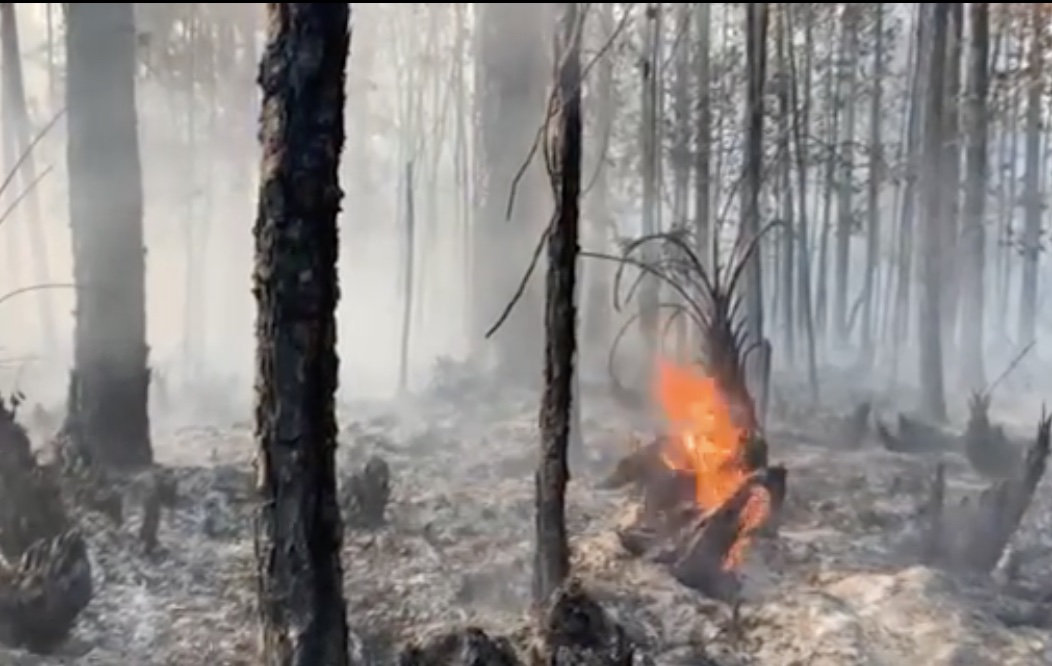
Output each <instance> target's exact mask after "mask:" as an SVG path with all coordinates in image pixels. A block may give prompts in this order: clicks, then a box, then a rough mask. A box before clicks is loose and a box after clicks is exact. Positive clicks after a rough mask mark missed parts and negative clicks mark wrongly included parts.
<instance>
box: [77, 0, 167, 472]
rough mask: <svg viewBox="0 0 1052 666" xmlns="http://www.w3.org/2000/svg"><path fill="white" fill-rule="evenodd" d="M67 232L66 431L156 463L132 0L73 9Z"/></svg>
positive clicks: (103, 457) (98, 448)
mask: <svg viewBox="0 0 1052 666" xmlns="http://www.w3.org/2000/svg"><path fill="white" fill-rule="evenodd" d="M68 12H69V14H68V20H67V29H66V48H67V52H68V53H69V54H70V57H69V63H68V65H67V79H66V85H67V86H68V90H67V104H68V124H69V143H68V144H67V147H66V159H67V162H68V166H69V208H70V227H71V230H72V239H73V276H74V281H75V282H76V284H77V287H78V288H77V295H76V298H77V305H76V327H75V333H74V366H75V367H74V371H73V373H72V375H71V377H70V383H71V385H70V390H69V396H70V404H69V409H68V413H69V422H68V424H67V425H68V427H69V432H70V434H71V436H72V437H73V439H74V441H75V442H76V443H77V444H78V446H80V447H81V448H82V449H83V450H86V451H90V452H91V453H92V454H93V456H94V458H95V459H96V460H97V461H99V462H101V463H103V464H108V465H113V466H121V467H131V466H140V465H148V464H150V463H151V462H152V460H153V452H152V449H151V446H150V420H149V412H148V408H147V405H148V392H149V383H150V381H149V369H148V368H147V365H146V362H147V354H148V349H147V346H146V286H145V276H146V256H145V250H144V248H143V231H142V170H141V167H140V162H139V137H138V116H137V114H136V110H135V66H136V60H135V20H134V15H133V11H132V4H131V3H122V2H113V3H90V4H76V3H73V4H70V5H69V10H68Z"/></svg>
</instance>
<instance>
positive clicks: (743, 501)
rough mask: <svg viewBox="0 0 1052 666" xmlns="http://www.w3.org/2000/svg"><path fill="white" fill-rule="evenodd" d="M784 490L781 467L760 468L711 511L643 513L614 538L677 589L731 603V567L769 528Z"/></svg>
mask: <svg viewBox="0 0 1052 666" xmlns="http://www.w3.org/2000/svg"><path fill="white" fill-rule="evenodd" d="M786 489H787V472H786V469H785V468H784V467H782V466H780V465H776V466H774V467H769V468H764V469H761V470H758V471H756V472H753V473H752V474H751V475H750V476H749V477H748V478H747V479H746V480H745V481H744V482H743V483H742V484H741V485H740V486H739V487H738V489H737V490H736V491H735V492H734V493H733V494H732V495H731V496H730V497H728V498H727V499H726V500H725V501H724V502H723V503H722V504H720V505H718V506H716V507H715V508H713V509H709V510H705V509H703V508H702V507H699V506H698V505H697V504H694V503H692V502H691V503H682V504H679V505H678V506H676V507H675V508H673V509H671V510H668V511H664V512H660V513H648V512H647V511H646V510H644V512H643V514H642V516H641V519H640V520H639V521H638V522H637V523H636V524H634V525H632V526H629V527H628V528H626V529H624V530H622V531H621V532H619V533H618V537H619V538H620V541H621V545H622V546H623V547H624V548H625V550H627V551H628V552H630V553H632V554H633V555H636V556H639V557H646V558H647V559H650V560H652V561H654V562H657V563H659V564H664V565H667V566H668V567H669V568H670V572H671V573H672V575H673V576H674V577H675V578H676V580H678V581H679V582H680V583H682V584H683V585H685V586H687V587H690V588H692V589H695V590H698V591H699V592H702V593H704V594H706V595H707V596H710V597H712V598H714V599H721V600H725V601H726V600H731V599H733V598H734V597H735V596H736V594H737V592H738V589H739V581H738V577H737V575H736V574H735V573H734V567H735V566H736V565H737V564H738V563H739V562H740V559H741V556H742V555H743V553H744V550H745V548H746V547H747V546H748V544H749V542H750V541H751V539H752V538H753V536H755V535H756V534H758V533H759V532H761V531H762V530H763V529H764V528H765V527H767V526H768V525H770V524H773V519H774V517H776V516H777V514H778V512H779V511H780V509H781V506H782V504H783V503H784V501H785V494H786Z"/></svg>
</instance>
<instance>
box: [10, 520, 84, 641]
mask: <svg viewBox="0 0 1052 666" xmlns="http://www.w3.org/2000/svg"><path fill="white" fill-rule="evenodd" d="M92 594H93V586H92V581H91V562H90V560H89V559H88V550H87V546H86V545H85V543H84V539H83V537H82V536H81V535H80V533H79V532H77V531H76V530H71V531H68V532H65V533H63V534H61V535H59V536H57V537H54V538H50V539H41V540H40V541H37V542H36V543H34V544H33V545H32V546H31V547H30V548H29V549H28V550H27V551H26V552H25V554H24V555H23V556H22V560H21V562H19V565H18V567H16V568H14V569H5V570H3V571H0V642H2V643H4V644H5V645H8V646H11V647H22V648H26V649H28V650H30V651H32V652H35V653H38V654H47V653H49V652H51V651H53V650H54V649H55V648H56V647H58V646H59V645H60V644H61V643H62V642H63V641H64V640H65V639H66V637H67V636H69V633H70V631H71V630H72V628H73V625H74V623H75V622H76V619H77V616H78V615H80V612H81V611H82V610H84V608H85V607H86V606H87V605H88V602H90V601H91V598H92Z"/></svg>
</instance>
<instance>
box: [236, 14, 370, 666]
mask: <svg viewBox="0 0 1052 666" xmlns="http://www.w3.org/2000/svg"><path fill="white" fill-rule="evenodd" d="M349 21H350V4H349V3H267V49H266V53H265V54H264V56H263V62H262V64H261V66H260V86H261V88H262V92H263V108H262V119H261V142H262V146H263V159H262V163H261V176H260V185H259V203H258V212H257V217H256V224H255V228H254V230H253V233H254V235H255V247H256V264H255V273H254V276H253V280H254V292H255V296H256V303H257V309H258V315H257V320H256V345H257V350H256V372H257V377H258V378H259V379H258V384H257V388H256V441H257V445H258V454H257V455H258V458H257V465H258V470H257V479H258V484H259V485H258V492H259V496H260V500H261V502H260V508H259V514H258V520H257V523H256V558H257V559H256V561H257V567H258V592H259V605H260V615H261V621H262V628H263V663H264V664H267V665H268V666H316V665H317V666H322V665H324V666H344V665H346V664H348V663H349V658H348V653H347V644H348V641H347V613H346V608H345V604H344V600H343V570H342V566H341V563H340V547H341V543H342V538H343V528H342V525H341V522H340V513H339V508H338V504H337V500H336V472H335V453H336V416H335V410H334V394H335V392H336V382H337V367H338V363H339V360H338V359H337V357H336V319H335V309H336V302H337V300H338V297H339V288H338V285H337V273H336V258H337V256H338V238H337V226H336V225H337V215H338V213H339V209H340V200H341V199H342V197H343V193H342V192H341V190H340V186H339V179H338V178H339V177H338V168H339V161H340V153H341V151H342V150H343V143H344V126H343V109H344V77H345V67H346V63H347V51H348V47H349V45H350V32H349Z"/></svg>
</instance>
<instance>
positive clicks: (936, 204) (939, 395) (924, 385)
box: [918, 2, 950, 421]
mask: <svg viewBox="0 0 1052 666" xmlns="http://www.w3.org/2000/svg"><path fill="white" fill-rule="evenodd" d="M928 4H931V5H933V7H932V9H931V11H930V14H931V35H932V40H931V55H930V63H929V69H928V72H929V75H928V80H929V81H943V80H944V79H943V76H944V75H945V73H946V46H947V44H946V42H947V32H948V28H949V11H950V7H949V5H950V3H946V2H934V3H928ZM944 92H945V91H944V90H942V89H941V88H940V87H939V86H937V85H933V86H929V87H928V93H927V100H926V104H925V111H924V169H923V171H922V176H921V185H922V192H923V193H924V217H925V220H924V236H923V243H924V255H923V256H924V260H923V261H922V262H921V263H922V266H921V268H922V284H921V286H922V290H923V294H924V298H923V299H922V300H921V304H920V305H921V307H920V313H919V323H920V326H919V331H918V333H919V335H920V383H921V401H922V402H921V406H922V409H923V411H924V413H925V415H926V416H928V417H929V418H932V419H934V420H937V421H944V420H945V419H946V397H945V394H944V389H943V360H942V326H941V321H940V319H941V317H942V303H941V289H940V288H941V286H942V271H941V263H942V257H943V252H942V247H941V244H942V241H943V238H944V236H943V224H944V223H945V220H944V216H943V203H944V202H943V194H944V193H943V192H942V191H941V190H942V182H943V179H941V178H940V173H939V166H940V165H941V164H943V134H942V130H943V95H944Z"/></svg>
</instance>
